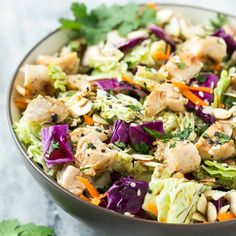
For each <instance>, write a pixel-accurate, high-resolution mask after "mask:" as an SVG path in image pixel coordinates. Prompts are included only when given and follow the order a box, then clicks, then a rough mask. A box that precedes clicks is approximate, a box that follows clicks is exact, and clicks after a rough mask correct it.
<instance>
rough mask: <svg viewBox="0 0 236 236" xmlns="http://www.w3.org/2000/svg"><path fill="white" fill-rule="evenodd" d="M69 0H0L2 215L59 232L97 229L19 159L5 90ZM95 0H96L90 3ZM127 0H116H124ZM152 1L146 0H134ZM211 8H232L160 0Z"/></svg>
mask: <svg viewBox="0 0 236 236" xmlns="http://www.w3.org/2000/svg"><path fill="white" fill-rule="evenodd" d="M71 2H73V1H71V0H50V1H49V0H1V1H0V19H1V20H0V60H1V63H0V124H1V128H0V220H1V219H12V218H17V219H19V220H20V221H21V222H22V223H26V222H34V223H37V224H43V225H49V226H53V227H55V229H56V235H57V236H66V235H69V236H80V235H81V236H92V235H95V233H94V232H93V231H92V230H90V229H88V228H86V227H85V226H84V225H83V224H82V223H81V222H79V221H77V220H75V219H73V218H72V217H71V216H69V215H68V214H67V213H65V212H64V211H63V210H61V209H60V208H59V207H58V206H57V205H55V204H54V203H53V202H52V201H51V200H50V198H49V197H48V196H47V194H46V193H45V192H44V190H43V189H42V188H40V186H39V185H38V184H37V183H36V182H35V181H34V179H33V178H32V176H31V175H30V174H29V172H28V171H27V169H26V168H25V166H24V165H23V163H22V161H21V160H20V158H19V157H18V156H19V153H18V150H17V148H16V147H15V145H14V143H13V139H12V137H11V135H10V132H9V129H8V125H7V119H6V115H5V110H6V94H7V89H8V86H9V83H10V80H11V77H12V75H13V73H14V70H15V69H16V67H17V65H18V63H19V62H20V60H21V59H22V57H23V56H24V55H25V54H26V53H27V51H28V50H29V49H30V48H31V47H32V46H34V45H35V44H36V43H37V41H39V40H40V39H41V38H42V37H43V36H45V35H46V34H48V33H49V32H50V31H52V30H54V29H55V28H56V27H57V26H58V22H57V19H58V18H59V17H61V16H66V15H69V7H70V3H71ZM82 2H86V4H88V5H89V6H94V5H98V4H100V3H107V4H111V3H115V2H117V1H115V0H104V1H102V0H96V1H95V0H85V1H82ZM94 2H96V3H95V4H94ZM125 2H127V0H120V1H119V3H125ZM135 2H150V1H142V0H141V1H135ZM157 2H165V3H167V2H172V3H173V2H174V3H180V4H188V5H191V4H192V5H198V6H203V7H207V8H214V9H216V10H219V11H224V12H228V13H231V14H235V10H236V4H235V1H233V0H215V1H214V4H212V2H213V1H207V0H198V1H195V3H192V1H191V0H182V1H181V0H179V1H178V0H175V1H174V0H173V1H166V0H162V1H161V0H159V1H157Z"/></svg>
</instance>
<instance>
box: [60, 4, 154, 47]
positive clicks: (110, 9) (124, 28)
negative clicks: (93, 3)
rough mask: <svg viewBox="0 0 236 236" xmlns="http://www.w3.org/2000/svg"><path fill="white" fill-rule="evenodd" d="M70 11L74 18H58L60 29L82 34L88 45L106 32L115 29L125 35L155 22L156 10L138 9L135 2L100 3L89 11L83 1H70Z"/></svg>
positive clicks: (99, 38) (101, 37) (95, 42)
mask: <svg viewBox="0 0 236 236" xmlns="http://www.w3.org/2000/svg"><path fill="white" fill-rule="evenodd" d="M71 11H72V14H73V16H74V19H73V20H71V19H65V18H60V19H59V22H60V24H61V28H62V29H69V30H74V31H75V32H77V34H78V36H83V37H84V38H85V39H86V43H87V44H88V45H93V44H97V43H99V42H100V41H102V40H104V39H105V38H106V35H107V33H108V32H110V31H111V30H113V29H117V30H118V32H119V33H120V34H121V35H123V36H126V35H127V34H128V33H129V32H130V31H133V30H136V29H138V28H139V27H145V26H146V25H148V24H150V23H156V11H155V10H153V9H151V8H144V9H142V11H141V10H140V6H139V5H137V4H135V3H128V4H126V5H124V6H119V5H112V6H106V5H101V6H99V7H97V8H95V9H93V10H91V11H90V12H89V11H88V10H87V7H86V5H85V4H83V3H72V5H71Z"/></svg>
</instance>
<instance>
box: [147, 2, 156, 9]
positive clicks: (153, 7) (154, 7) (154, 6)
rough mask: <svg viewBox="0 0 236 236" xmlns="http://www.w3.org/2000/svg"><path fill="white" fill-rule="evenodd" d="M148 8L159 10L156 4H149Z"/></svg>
mask: <svg viewBox="0 0 236 236" xmlns="http://www.w3.org/2000/svg"><path fill="white" fill-rule="evenodd" d="M147 6H148V7H150V8H152V9H153V10H157V4H156V3H154V2H148V3H147Z"/></svg>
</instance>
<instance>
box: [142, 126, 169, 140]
mask: <svg viewBox="0 0 236 236" xmlns="http://www.w3.org/2000/svg"><path fill="white" fill-rule="evenodd" d="M143 128H144V130H145V131H146V132H147V133H148V134H149V135H150V136H152V137H153V138H157V139H160V140H161V141H162V142H168V141H169V140H170V139H171V138H172V133H171V132H167V133H166V134H162V133H160V132H158V131H156V130H153V129H149V128H147V127H143Z"/></svg>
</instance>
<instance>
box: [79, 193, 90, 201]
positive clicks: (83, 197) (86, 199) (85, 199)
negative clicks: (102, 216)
mask: <svg viewBox="0 0 236 236" xmlns="http://www.w3.org/2000/svg"><path fill="white" fill-rule="evenodd" d="M79 197H80V198H81V199H83V200H84V201H86V202H90V201H89V199H88V198H87V197H85V196H84V195H83V194H82V195H80V196H79Z"/></svg>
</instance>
